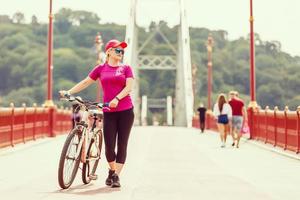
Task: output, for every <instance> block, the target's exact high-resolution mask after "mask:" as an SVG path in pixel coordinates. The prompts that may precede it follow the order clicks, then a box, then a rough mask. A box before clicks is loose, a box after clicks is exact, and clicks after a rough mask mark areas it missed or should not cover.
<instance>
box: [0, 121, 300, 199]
mask: <svg viewBox="0 0 300 200" xmlns="http://www.w3.org/2000/svg"><path fill="white" fill-rule="evenodd" d="M64 139H65V136H60V137H57V138H54V139H45V140H41V141H38V142H35V143H31V144H29V145H28V144H25V145H21V146H17V147H16V148H14V149H13V150H7V149H5V150H0V163H1V165H0V197H1V199H9V200H11V199H30V200H35V199H43V200H55V199H64V200H68V199H72V200H76V199H81V200H82V199H84V200H86V199H87V200H88V199H98V200H99V199H105V200H110V199H111V200H115V199H118V200H119V199H122V200H127V199H128V200H129V199H130V200H148V199H149V200H150V199H151V200H160V199H161V200H167V199H171V200H177V199H178V200H182V199H189V200H192V199H197V200H198V199H206V200H210V199H211V200H218V199H220V200H227V199H228V200H241V199H243V200H250V199H253V200H254V199H255V200H260V199H262V200H269V199H274V200H277V199H287V200H292V199H299V198H300V190H299V183H300V173H299V172H300V165H299V164H300V163H299V161H297V160H294V159H290V158H287V157H284V156H281V155H278V154H276V153H274V152H270V151H266V150H263V149H261V148H258V147H257V146H255V145H253V144H250V143H249V142H247V141H244V142H242V144H241V148H240V149H234V148H232V147H231V146H230V145H229V143H230V142H231V141H228V144H227V147H226V148H225V149H221V148H220V143H219V139H218V137H217V135H216V134H211V133H208V132H206V133H205V134H200V133H199V131H198V130H196V129H186V128H174V127H135V128H134V129H133V132H132V135H131V138H130V144H129V152H128V160H127V165H126V166H125V168H124V171H123V174H122V176H121V184H122V187H121V188H120V189H112V188H109V187H106V186H105V185H104V179H105V178H106V173H107V164H106V163H105V162H101V165H100V168H99V171H98V172H99V179H98V180H97V181H95V182H93V183H91V184H89V185H83V184H82V182H81V179H80V174H79V173H78V174H77V178H76V180H75V182H74V183H73V185H72V187H71V188H70V189H68V190H61V189H60V188H59V186H58V183H57V166H58V160H59V155H60V150H61V148H62V145H63V142H64Z"/></svg>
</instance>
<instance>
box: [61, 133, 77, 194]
mask: <svg viewBox="0 0 300 200" xmlns="http://www.w3.org/2000/svg"><path fill="white" fill-rule="evenodd" d="M79 133H80V131H79V130H78V129H76V128H75V129H73V130H72V131H71V133H70V134H69V135H68V137H67V139H66V141H65V144H64V146H63V149H62V152H61V155H60V160H59V167H58V183H59V186H60V187H61V188H62V189H67V188H69V187H70V186H71V185H72V183H73V181H74V179H75V176H76V173H77V171H78V167H79V164H80V155H81V153H79V154H78V156H77V157H76V154H77V152H78V151H81V147H79V143H80V139H81V138H80V134H79Z"/></svg>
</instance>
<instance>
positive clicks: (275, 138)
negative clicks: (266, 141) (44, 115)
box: [274, 106, 279, 147]
mask: <svg viewBox="0 0 300 200" xmlns="http://www.w3.org/2000/svg"><path fill="white" fill-rule="evenodd" d="M278 110H279V109H278V107H277V106H275V108H274V147H276V146H277V111H278Z"/></svg>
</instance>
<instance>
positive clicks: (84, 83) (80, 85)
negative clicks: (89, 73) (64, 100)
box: [59, 77, 95, 96]
mask: <svg viewBox="0 0 300 200" xmlns="http://www.w3.org/2000/svg"><path fill="white" fill-rule="evenodd" d="M93 82H95V81H94V80H93V79H91V78H90V77H86V78H85V79H83V80H82V81H80V82H79V83H77V84H76V85H75V86H74V87H72V88H71V89H70V90H68V91H64V90H62V91H59V93H60V95H61V96H64V94H65V93H66V92H67V93H69V94H70V95H71V94H75V93H78V92H80V91H81V90H83V89H85V88H87V87H88V86H89V85H91V84H92V83H93Z"/></svg>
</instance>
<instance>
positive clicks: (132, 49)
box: [124, 0, 140, 125]
mask: <svg viewBox="0 0 300 200" xmlns="http://www.w3.org/2000/svg"><path fill="white" fill-rule="evenodd" d="M136 6H137V0H131V3H130V12H129V19H128V23H127V26H126V36H125V37H126V38H125V41H126V42H127V44H128V46H127V48H126V54H125V56H124V63H126V64H129V65H130V66H131V67H132V68H133V70H134V77H135V84H134V88H133V92H132V97H133V102H134V105H135V106H134V112H135V120H134V123H135V124H136V125H138V124H140V97H139V71H138V60H137V59H138V54H137V52H138V29H137V25H136Z"/></svg>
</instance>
